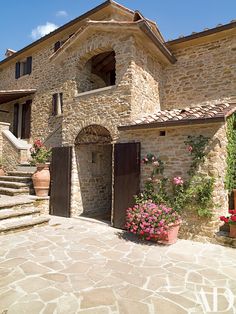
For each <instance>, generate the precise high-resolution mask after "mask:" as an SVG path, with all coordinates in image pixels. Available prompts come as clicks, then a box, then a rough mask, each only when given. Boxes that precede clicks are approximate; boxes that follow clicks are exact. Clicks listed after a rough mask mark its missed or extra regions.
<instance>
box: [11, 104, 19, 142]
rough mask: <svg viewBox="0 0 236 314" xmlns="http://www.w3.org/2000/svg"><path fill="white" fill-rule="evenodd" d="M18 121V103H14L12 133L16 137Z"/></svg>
mask: <svg viewBox="0 0 236 314" xmlns="http://www.w3.org/2000/svg"><path fill="white" fill-rule="evenodd" d="M18 123H19V104H15V105H14V113H13V130H12V131H13V134H14V135H15V137H18Z"/></svg>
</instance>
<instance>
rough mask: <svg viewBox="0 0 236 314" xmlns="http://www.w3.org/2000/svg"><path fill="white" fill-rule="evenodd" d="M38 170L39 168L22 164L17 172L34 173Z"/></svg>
mask: <svg viewBox="0 0 236 314" xmlns="http://www.w3.org/2000/svg"><path fill="white" fill-rule="evenodd" d="M36 169H37V168H36V167H35V166H31V165H30V164H21V165H18V166H17V169H16V171H20V172H32V173H34V172H35V171H36Z"/></svg>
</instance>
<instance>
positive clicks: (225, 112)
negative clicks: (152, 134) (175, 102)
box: [119, 103, 236, 129]
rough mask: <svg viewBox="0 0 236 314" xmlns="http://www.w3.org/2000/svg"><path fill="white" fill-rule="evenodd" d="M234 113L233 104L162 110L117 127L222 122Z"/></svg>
mask: <svg viewBox="0 0 236 314" xmlns="http://www.w3.org/2000/svg"><path fill="white" fill-rule="evenodd" d="M235 111H236V103H234V104H228V103H225V104H212V105H204V106H197V107H192V108H184V109H173V110H162V111H158V112H156V113H154V114H151V115H146V116H144V117H143V118H140V119H138V120H136V121H133V122H131V123H129V124H126V125H121V126H119V129H142V128H156V127H167V126H178V125H188V124H202V123H212V122H223V121H225V119H226V118H227V117H229V116H230V115H231V114H232V113H234V112H235Z"/></svg>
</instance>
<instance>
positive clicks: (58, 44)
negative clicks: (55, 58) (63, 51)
mask: <svg viewBox="0 0 236 314" xmlns="http://www.w3.org/2000/svg"><path fill="white" fill-rule="evenodd" d="M60 47H61V42H60V41H57V42H56V43H55V44H54V52H56V51H57V50H58V49H59V48H60Z"/></svg>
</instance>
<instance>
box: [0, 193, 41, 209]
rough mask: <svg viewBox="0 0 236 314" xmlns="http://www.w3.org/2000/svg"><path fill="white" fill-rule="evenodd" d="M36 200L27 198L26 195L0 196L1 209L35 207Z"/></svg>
mask: <svg viewBox="0 0 236 314" xmlns="http://www.w3.org/2000/svg"><path fill="white" fill-rule="evenodd" d="M34 203H35V200H32V199H29V198H28V197H27V198H26V197H25V195H18V196H6V195H2V196H1V197H0V211H1V210H3V209H7V208H12V207H14V209H22V208H25V207H34Z"/></svg>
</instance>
